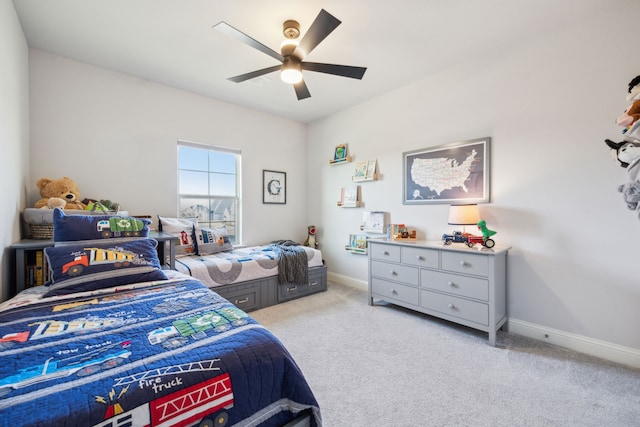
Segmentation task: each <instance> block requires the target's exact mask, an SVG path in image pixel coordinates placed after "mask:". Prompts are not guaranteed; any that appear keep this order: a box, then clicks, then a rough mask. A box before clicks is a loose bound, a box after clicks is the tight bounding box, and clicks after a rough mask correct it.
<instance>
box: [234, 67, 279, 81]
mask: <svg viewBox="0 0 640 427" xmlns="http://www.w3.org/2000/svg"><path fill="white" fill-rule="evenodd" d="M281 68H282V65H274V66H273V67H269V68H263V69H262V70H256V71H252V72H250V73H246V74H240V75H239V76H235V77H229V78H228V79H227V80H231V81H232V82H236V83H240V82H244V81H246V80H251V79H253V78H254V77H259V76H262V75H264V74H269V73H272V72H274V71H279V70H280V69H281Z"/></svg>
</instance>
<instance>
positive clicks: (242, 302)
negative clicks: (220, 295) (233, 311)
mask: <svg viewBox="0 0 640 427" xmlns="http://www.w3.org/2000/svg"><path fill="white" fill-rule="evenodd" d="M245 302H249V298H245V299H241V300H236V305H238V304H244V303H245Z"/></svg>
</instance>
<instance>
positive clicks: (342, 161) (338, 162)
mask: <svg viewBox="0 0 640 427" xmlns="http://www.w3.org/2000/svg"><path fill="white" fill-rule="evenodd" d="M345 163H351V156H347V157H345V158H343V159H340V160H333V159H332V160H329V164H330V165H343V164H345Z"/></svg>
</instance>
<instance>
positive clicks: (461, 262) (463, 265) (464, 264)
mask: <svg viewBox="0 0 640 427" xmlns="http://www.w3.org/2000/svg"><path fill="white" fill-rule="evenodd" d="M468 265H469V264H467V262H466V261H460V266H461V267H466V266H468Z"/></svg>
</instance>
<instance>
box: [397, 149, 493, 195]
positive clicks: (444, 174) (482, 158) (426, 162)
mask: <svg viewBox="0 0 640 427" xmlns="http://www.w3.org/2000/svg"><path fill="white" fill-rule="evenodd" d="M490 158H491V138H489V137H487V138H480V139H473V140H470V141H461V142H454V143H451V144H445V145H439V146H437V147H431V148H425V149H422V150H414V151H408V152H405V153H402V161H403V164H402V203H403V204H405V205H415V204H427V203H447V204H451V203H456V204H458V203H488V202H489V178H490V176H489V175H490V174H489V172H490Z"/></svg>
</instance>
